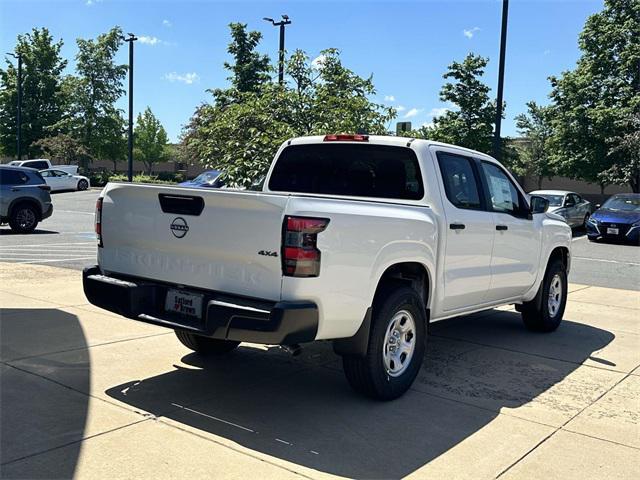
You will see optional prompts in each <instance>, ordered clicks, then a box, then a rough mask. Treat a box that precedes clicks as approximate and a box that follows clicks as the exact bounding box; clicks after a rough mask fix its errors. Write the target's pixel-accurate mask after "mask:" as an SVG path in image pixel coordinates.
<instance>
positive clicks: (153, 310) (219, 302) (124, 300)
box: [82, 266, 318, 345]
mask: <svg viewBox="0 0 640 480" xmlns="http://www.w3.org/2000/svg"><path fill="white" fill-rule="evenodd" d="M82 283H83V287H84V293H85V295H86V297H87V299H88V300H89V302H91V303H92V304H93V305H95V306H97V307H100V308H104V309H105V310H109V311H111V312H114V313H118V314H120V315H122V316H124V317H127V318H130V319H133V320H138V321H141V322H146V323H151V324H154V325H160V326H163V327H167V328H172V329H178V330H185V331H190V332H193V333H196V334H198V335H203V336H206V337H210V338H217V339H220V340H233V341H239V342H251V343H264V344H270V345H291V344H295V343H303V342H310V341H313V340H315V337H316V333H317V331H318V307H317V306H316V305H315V304H314V303H312V302H270V301H267V300H256V299H248V298H244V297H239V296H237V295H229V294H225V293H221V292H214V291H207V290H198V289H192V288H188V287H186V288H183V290H187V291H189V292H193V293H197V294H201V295H203V303H202V306H203V312H202V318H201V319H200V318H194V317H187V316H183V315H179V314H174V313H170V312H166V311H165V310H164V303H165V298H166V295H167V291H168V290H169V289H170V288H177V287H176V286H175V285H169V284H163V283H159V282H155V281H148V280H143V279H138V278H131V277H124V276H119V275H118V276H113V275H103V274H102V273H101V272H100V269H99V268H98V267H97V266H94V267H88V268H85V269H84V271H83V272H82Z"/></svg>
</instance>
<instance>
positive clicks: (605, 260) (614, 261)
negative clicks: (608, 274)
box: [573, 257, 640, 267]
mask: <svg viewBox="0 0 640 480" xmlns="http://www.w3.org/2000/svg"><path fill="white" fill-rule="evenodd" d="M573 259H574V260H588V261H590V262H603V263H617V264H620V265H633V266H634V267H640V263H635V262H619V261H618V260H607V259H604V258H589V257H573Z"/></svg>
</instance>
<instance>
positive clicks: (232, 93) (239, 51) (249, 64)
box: [212, 23, 271, 105]
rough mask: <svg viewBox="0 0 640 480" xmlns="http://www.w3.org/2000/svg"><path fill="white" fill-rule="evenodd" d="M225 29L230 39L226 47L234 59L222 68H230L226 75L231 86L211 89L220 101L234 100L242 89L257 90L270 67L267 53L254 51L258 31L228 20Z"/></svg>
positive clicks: (241, 92) (264, 79) (267, 74)
mask: <svg viewBox="0 0 640 480" xmlns="http://www.w3.org/2000/svg"><path fill="white" fill-rule="evenodd" d="M229 29H230V30H231V38H232V41H231V43H230V44H229V46H228V48H227V51H228V52H229V53H230V54H231V55H232V56H233V59H234V63H233V64H231V63H228V62H225V63H224V68H226V69H227V70H229V71H230V72H231V76H230V77H228V80H229V81H230V82H231V88H230V89H227V90H223V89H216V90H213V91H212V93H213V95H214V97H215V98H216V102H217V103H218V104H220V105H224V104H228V103H230V102H232V101H237V100H238V97H239V95H242V94H243V93H247V92H257V91H258V90H259V89H260V86H261V85H263V84H264V83H265V82H268V81H269V72H270V70H271V66H270V64H269V57H268V56H267V55H261V54H260V53H258V52H256V47H257V46H258V44H259V43H260V40H261V39H262V33H260V32H257V31H251V32H247V25H246V24H244V23H231V24H229Z"/></svg>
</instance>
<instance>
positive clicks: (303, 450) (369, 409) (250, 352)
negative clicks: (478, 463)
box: [106, 311, 614, 478]
mask: <svg viewBox="0 0 640 480" xmlns="http://www.w3.org/2000/svg"><path fill="white" fill-rule="evenodd" d="M469 332H470V334H471V335H470V338H464V339H463V340H461V339H460V337H465V336H466V335H467V333H469ZM613 338H614V336H613V334H611V333H610V332H608V331H605V330H601V329H598V328H594V327H589V326H585V325H582V324H579V323H575V322H571V321H565V322H564V323H563V325H562V326H561V328H560V329H559V330H558V331H557V332H555V333H553V334H548V335H537V334H533V333H529V332H526V331H525V330H524V328H523V327H522V323H521V320H520V316H519V314H515V313H513V312H498V311H496V312H494V314H493V315H491V316H490V317H484V318H477V317H476V316H468V317H461V318H456V319H452V320H451V321H443V322H440V323H438V324H436V325H434V328H433V335H432V339H431V340H430V347H429V348H428V353H427V354H426V358H425V366H424V368H423V369H422V371H421V373H420V375H419V377H418V379H417V380H416V383H415V384H414V388H413V389H412V390H411V391H409V392H408V393H407V394H406V395H405V396H403V397H402V398H400V399H398V400H396V401H393V402H386V403H384V402H376V401H371V400H368V399H364V398H362V397H359V396H358V395H356V394H354V393H353V392H352V391H351V390H350V389H349V387H348V385H347V383H346V381H345V380H344V378H343V375H342V372H341V371H340V363H339V359H338V357H335V356H333V354H332V353H331V350H330V345H328V344H326V343H322V344H313V345H311V346H310V347H309V348H308V349H307V352H309V351H310V352H311V354H309V353H306V354H304V358H303V359H302V360H301V361H299V362H296V361H295V360H291V359H287V357H283V356H282V355H281V354H280V353H279V352H278V351H277V350H276V349H275V348H269V349H268V351H267V352H258V353H257V352H256V349H253V348H250V347H241V348H239V349H238V350H237V351H236V352H235V353H233V354H231V355H228V356H227V357H224V358H207V359H204V358H201V357H199V356H198V355H195V354H190V355H187V356H185V357H184V358H183V359H182V361H183V362H184V363H186V364H187V365H189V366H190V367H194V368H184V367H177V370H174V371H172V372H169V373H166V374H162V375H159V376H155V377H151V378H147V379H143V380H139V379H134V380H131V381H130V382H127V383H124V384H122V385H118V386H114V387H112V388H110V389H108V390H107V392H106V393H107V394H108V395H109V396H111V397H112V398H114V399H117V400H119V401H121V402H124V403H127V404H129V405H131V406H133V407H135V408H139V409H142V410H145V411H148V412H150V413H154V414H156V415H158V416H163V417H164V418H165V419H167V421H169V422H171V423H177V424H178V426H180V427H181V428H187V429H189V430H191V431H194V432H195V433H198V434H207V433H209V434H214V435H216V437H217V441H220V442H223V443H226V444H239V445H242V446H244V447H246V448H249V449H251V450H253V451H255V452H260V453H262V454H266V455H268V456H270V457H275V458H276V459H283V460H286V461H288V462H292V463H294V464H298V465H301V466H304V467H308V468H311V469H315V470H318V471H321V472H326V473H330V474H335V475H342V476H347V477H356V478H399V477H403V476H405V475H408V474H410V473H411V472H414V471H415V470H417V469H419V468H420V467H422V466H423V465H425V464H427V463H429V462H430V461H431V460H433V459H435V458H436V457H438V456H439V455H441V454H443V453H444V452H446V451H447V450H449V449H451V448H452V447H454V446H455V445H457V444H458V443H460V442H462V441H463V440H465V439H466V438H467V437H469V436H471V435H472V434H474V433H475V432H477V431H478V430H480V429H481V428H483V427H484V426H485V425H487V424H488V423H489V422H491V421H492V420H493V419H494V418H495V417H496V416H497V415H498V412H499V411H500V409H501V408H503V407H511V408H514V407H518V406H521V405H524V404H527V403H529V402H531V401H532V400H533V399H535V398H536V397H538V396H539V395H540V394H541V393H543V392H545V391H546V390H548V389H550V388H551V387H553V386H554V385H555V384H557V383H558V382H560V381H562V380H563V379H564V378H565V377H566V376H567V375H569V374H570V373H572V371H573V370H575V369H576V368H578V366H579V364H580V362H582V361H584V360H585V359H587V358H589V356H590V355H591V353H592V352H594V351H596V350H599V349H601V348H603V347H604V346H605V345H607V344H608V343H609V342H611V340H612V339H613ZM486 345H492V346H494V347H495V348H487V347H486ZM522 347H526V348H522ZM517 349H519V350H520V351H524V352H527V351H529V352H531V353H533V354H534V355H536V356H535V357H531V356H529V355H523V354H522V353H519V352H518V351H515V350H517ZM547 357H548V358H547ZM314 358H316V359H320V360H321V361H319V362H318V361H314V360H313V359H314ZM130 360H131V361H135V359H130ZM276 360H279V361H276ZM560 360H565V361H560ZM574 362H575V363H574ZM265 364H271V366H270V367H269V374H268V375H265ZM213 378H216V379H217V380H212V379H213ZM175 384H180V385H183V386H184V387H185V388H192V389H193V391H194V392H198V393H200V394H201V393H202V392H203V390H206V391H205V392H204V393H205V395H204V396H203V395H198V399H197V400H194V402H193V403H192V404H190V405H189V404H180V403H178V401H177V400H175V399H174V398H175V397H173V396H172V395H171V394H168V395H166V396H165V397H164V398H162V402H161V403H159V396H160V397H162V392H171V391H172V388H173V387H172V386H173V385H175ZM174 391H175V389H174ZM181 396H182V398H184V397H185V396H184V395H181ZM205 399H206V400H205ZM456 400H457V401H456ZM154 441H157V440H154ZM488 448H490V446H488Z"/></svg>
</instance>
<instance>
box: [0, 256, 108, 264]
mask: <svg viewBox="0 0 640 480" xmlns="http://www.w3.org/2000/svg"><path fill="white" fill-rule="evenodd" d="M95 258H96V257H95V255H92V256H90V257H75V258H53V259H48V258H47V259H39V258H21V259H19V260H18V259H9V258H0V261H5V260H16V261H13V262H12V263H53V262H72V261H74V260H95Z"/></svg>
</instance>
